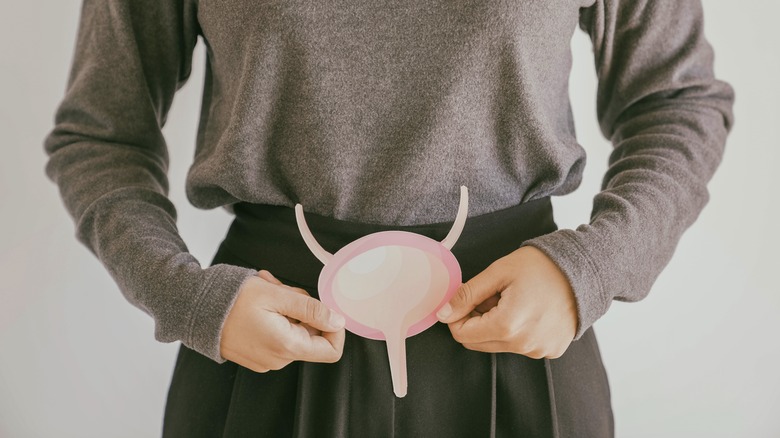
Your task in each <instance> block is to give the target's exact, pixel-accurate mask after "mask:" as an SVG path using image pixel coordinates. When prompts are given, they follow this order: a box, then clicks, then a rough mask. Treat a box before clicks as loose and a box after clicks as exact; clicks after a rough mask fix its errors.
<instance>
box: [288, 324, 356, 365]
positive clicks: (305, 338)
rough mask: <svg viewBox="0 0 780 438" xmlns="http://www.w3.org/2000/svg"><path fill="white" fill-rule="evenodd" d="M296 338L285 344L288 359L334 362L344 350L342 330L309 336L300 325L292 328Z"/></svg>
mask: <svg viewBox="0 0 780 438" xmlns="http://www.w3.org/2000/svg"><path fill="white" fill-rule="evenodd" d="M294 329H295V330H296V337H295V339H293V340H289V341H288V342H286V345H285V347H286V349H287V351H288V357H289V358H290V359H292V360H302V361H306V362H325V363H332V362H336V361H338V360H339V359H340V358H341V354H342V352H343V350H344V330H339V331H337V332H326V333H325V335H323V336H318V335H315V336H311V335H309V334H308V333H307V332H306V329H305V328H304V327H302V326H301V325H298V326H296V327H294Z"/></svg>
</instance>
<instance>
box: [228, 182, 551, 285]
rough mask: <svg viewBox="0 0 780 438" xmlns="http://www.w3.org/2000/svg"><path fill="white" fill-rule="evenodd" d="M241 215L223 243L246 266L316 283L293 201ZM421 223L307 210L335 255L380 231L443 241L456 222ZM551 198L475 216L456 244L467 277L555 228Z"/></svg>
mask: <svg viewBox="0 0 780 438" xmlns="http://www.w3.org/2000/svg"><path fill="white" fill-rule="evenodd" d="M233 212H234V213H235V215H236V217H235V219H234V220H233V223H232V224H231V226H230V229H229V230H228V233H227V236H226V237H225V240H224V242H223V244H222V248H223V249H225V250H227V251H229V252H230V253H231V254H232V255H233V256H234V257H236V258H238V259H240V260H241V261H242V262H244V263H245V265H246V266H248V267H252V268H254V269H258V270H259V269H266V270H268V271H270V272H271V273H272V274H274V275H275V276H276V277H278V278H279V279H280V280H282V281H283V282H285V280H286V282H289V283H296V284H297V285H298V286H309V287H313V288H316V285H317V280H318V277H319V272H320V270H321V269H322V263H321V262H320V261H319V260H318V259H317V258H316V257H315V256H314V255H313V254H312V253H311V252H310V251H309V248H308V247H307V246H306V243H305V242H304V240H303V237H302V236H301V234H300V231H299V230H298V225H297V223H296V220H295V209H294V208H292V207H287V206H279V205H268V204H251V203H243V202H242V203H237V204H235V205H234V206H233ZM454 214H455V212H454V211H453V218H452V221H450V222H437V223H429V224H420V225H384V224H371V223H364V222H355V221H347V220H341V219H336V218H333V217H328V216H322V215H319V214H316V213H310V212H306V208H305V206H304V216H305V218H306V223H307V225H308V227H309V229H310V230H311V232H312V234H313V235H314V237H315V238H316V239H317V242H319V244H320V245H321V246H322V247H323V248H324V249H325V250H327V251H328V252H330V253H331V254H333V253H336V252H337V251H338V250H339V249H341V248H342V247H343V246H345V245H347V244H348V243H350V242H352V241H354V240H356V239H359V238H361V237H363V236H366V235H368V234H371V233H376V232H380V231H390V230H398V231H407V232H412V233H417V234H421V235H424V236H427V237H429V238H431V239H434V240H438V241H441V240H443V239H444V237H445V236H446V235H447V233H448V232H449V231H450V228H452V225H453V223H454V221H455V217H454ZM556 229H557V226H556V224H555V222H554V220H553V211H552V203H551V200H550V197H549V196H547V197H543V198H539V199H536V200H532V201H528V202H525V203H521V204H518V205H515V206H512V207H508V208H504V209H501V210H497V211H494V212H490V213H484V214H480V215H476V216H470V217H468V218H467V219H466V223H465V225H464V227H463V232H462V233H461V235H460V238H459V239H458V241H457V242H456V243H455V245H454V246H453V248H452V253H453V254H454V255H455V257H456V258H457V259H458V263H459V264H460V265H461V271H462V273H463V277H464V278H463V281H466V280H467V279H468V278H470V277H472V276H474V275H476V274H477V273H479V272H480V271H481V270H483V269H484V268H486V267H487V265H489V264H490V263H492V261H494V260H496V259H498V258H500V257H502V256H504V255H506V254H509V253H510V252H511V251H513V250H515V249H517V248H518V247H519V246H520V245H521V244H522V243H523V242H524V241H525V240H528V239H531V238H533V237H537V236H540V235H543V234H547V233H550V232H552V231H555V230H556Z"/></svg>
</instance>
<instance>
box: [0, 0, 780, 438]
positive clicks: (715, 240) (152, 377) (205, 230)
mask: <svg viewBox="0 0 780 438" xmlns="http://www.w3.org/2000/svg"><path fill="white" fill-rule="evenodd" d="M705 3H706V4H705V17H706V20H705V22H706V31H707V35H708V37H709V40H710V42H711V43H712V44H713V45H714V47H715V50H716V74H717V75H718V77H720V78H722V79H724V80H726V81H728V82H729V83H731V84H732V85H733V86H734V88H735V89H736V93H737V103H736V108H735V114H736V125H735V127H734V130H733V132H732V134H731V136H730V138H729V141H728V146H727V149H726V156H725V158H724V161H723V163H722V165H721V167H720V169H719V171H718V172H717V174H716V175H715V178H714V179H713V180H712V182H711V184H710V190H711V193H712V198H711V201H710V203H709V204H708V206H707V207H706V208H705V210H704V211H703V212H702V214H701V216H700V217H699V220H698V221H697V222H696V223H695V224H694V226H693V227H692V228H691V229H689V230H688V232H687V233H686V234H685V235H684V236H683V239H682V241H681V242H680V244H679V246H678V249H677V252H676V254H675V256H674V258H673V259H672V261H671V263H670V265H669V266H668V267H667V268H666V270H665V271H664V272H663V273H662V274H661V276H660V278H659V279H658V281H657V282H656V284H655V286H654V287H653V290H652V292H651V293H650V295H649V297H648V298H646V299H645V300H643V301H642V302H640V303H632V304H625V303H617V302H616V303H614V304H613V305H612V308H611V310H610V312H609V313H608V314H607V315H606V316H605V317H603V318H602V319H601V320H600V321H599V322H598V323H597V324H596V331H597V333H598V335H599V339H600V342H601V347H602V350H603V355H604V359H605V362H606V367H607V371H608V374H609V377H610V381H611V385H612V391H613V403H614V410H615V416H616V425H617V432H618V436H620V437H659V436H664V437H734V436H745V437H780V415H779V414H780V377H778V376H779V375H780V374H779V373H778V370H780V345H779V342H780V341H778V332H780V322H779V321H780V318H779V317H778V313H779V312H780V287H779V286H778V284H777V275H778V272H780V256H778V251H779V250H780V233H778V230H777V228H778V218H780V207H779V206H778V204H780V202H778V201H780V195H778V192H780V182H778V175H777V174H778V166H780V140H779V139H780V128H779V127H780V109H779V108H780V86H778V83H777V81H778V78H780V35H778V34H777V26H776V17H778V16H779V15H780V3H779V2H776V1H769V0H767V1H758V0H756V1H751V2H733V1H725V0H709V1H706V2H705ZM2 9H3V12H2V14H0V138H1V139H2V142H3V144H2V153H3V155H2V160H0V200H1V201H2V204H0V209H1V210H0V211H1V212H2V214H1V215H0V225H1V226H0V437H3V438H5V437H55V436H56V437H147V436H149V437H151V436H159V434H160V427H161V421H162V413H163V407H164V400H165V394H166V391H167V388H168V383H169V379H170V375H171V371H172V367H173V363H174V358H175V353H176V351H177V345H176V344H160V343H157V342H156V341H154V338H153V324H152V320H151V318H149V317H148V316H146V315H145V314H144V313H143V312H141V311H140V310H138V309H136V308H134V307H133V306H131V305H130V304H128V303H127V302H126V301H125V300H124V298H123V296H122V295H121V293H120V292H119V290H118V289H117V288H116V286H115V285H114V284H113V282H112V280H111V279H110V277H109V276H108V274H107V273H106V272H105V270H104V268H103V267H102V266H101V265H100V264H99V262H98V261H97V259H95V258H94V256H92V254H91V253H89V252H88V251H87V250H86V248H85V247H82V246H81V245H80V244H78V243H77V241H76V240H75V237H74V235H73V231H74V228H73V223H72V221H71V219H70V217H69V216H67V214H66V212H65V209H64V207H63V205H62V202H61V200H60V198H59V195H58V192H57V189H56V187H55V186H54V184H52V183H51V182H50V181H49V180H48V179H47V178H46V177H45V174H44V171H43V169H44V164H45V162H46V156H45V154H44V152H43V147H42V142H43V138H44V137H45V135H46V134H47V133H48V131H49V130H50V129H51V128H52V126H53V114H54V110H55V108H56V105H57V104H58V103H59V101H60V99H61V98H62V96H63V92H64V87H65V81H66V78H67V73H68V69H69V66H70V61H71V56H72V52H73V44H74V40H75V33H76V27H77V24H78V12H79V9H80V2H79V1H77V0H57V1H47V2H42V1H40V0H27V1H17V2H4V4H3V8H2ZM572 45H573V50H574V56H575V66H574V70H573V72H572V84H571V85H572V102H573V105H574V111H575V117H576V120H577V129H578V134H579V139H580V142H581V143H582V144H583V145H585V147H586V149H587V150H588V154H589V155H588V167H587V169H586V175H585V180H584V182H583V184H582V186H581V187H580V189H579V190H578V191H577V192H575V193H574V194H572V195H569V196H567V197H564V198H556V199H555V200H554V205H555V208H556V220H557V222H558V224H559V226H561V227H567V228H573V227H576V226H577V225H579V224H580V223H582V222H587V220H588V217H589V214H590V208H591V199H592V196H593V195H594V194H595V193H596V191H597V190H598V188H599V184H600V181H601V176H602V175H603V172H604V170H605V169H606V160H607V154H608V153H609V151H610V148H611V146H610V145H609V143H607V142H606V141H605V140H604V139H603V138H602V137H601V135H600V133H599V131H598V129H597V125H596V121H595V114H594V106H595V104H594V94H595V85H596V84H595V74H594V71H593V67H592V63H593V61H592V55H591V49H590V43H589V40H588V39H587V37H586V36H585V34H584V33H582V32H580V31H577V34H576V36H575V39H574V40H573V42H572ZM203 63H204V57H203V51H202V46H199V48H198V51H197V56H196V58H195V60H194V65H195V69H194V71H193V74H192V78H191V79H190V82H189V83H188V84H187V86H186V87H185V88H184V89H183V90H182V91H180V92H179V94H178V95H177V98H176V101H175V103H174V107H173V110H172V112H171V114H170V119H169V123H168V125H167V126H166V128H165V133H166V136H167V139H168V141H169V147H170V152H171V158H172V167H171V169H170V173H169V176H170V179H171V197H172V199H173V200H174V203H175V204H176V206H177V208H178V211H179V222H178V223H179V227H180V231H181V234H182V235H183V237H184V239H185V241H186V242H187V243H188V245H189V247H190V250H191V252H192V253H193V254H195V256H196V257H198V259H199V260H200V261H201V263H202V264H204V265H206V264H208V263H210V261H211V257H212V256H213V254H214V251H215V250H216V248H217V245H218V244H219V241H220V240H221V238H222V237H223V236H224V232H225V231H226V229H227V226H228V224H229V221H230V218H229V216H228V215H227V214H226V213H225V212H223V211H222V210H213V211H199V210H196V209H194V208H193V207H192V206H191V205H189V203H188V202H187V200H186V198H185V196H184V177H185V172H186V169H187V167H188V166H189V164H190V163H191V160H192V156H193V152H194V141H195V131H196V127H197V125H196V124H197V116H198V111H199V108H200V91H201V89H202V74H203V68H202V67H203Z"/></svg>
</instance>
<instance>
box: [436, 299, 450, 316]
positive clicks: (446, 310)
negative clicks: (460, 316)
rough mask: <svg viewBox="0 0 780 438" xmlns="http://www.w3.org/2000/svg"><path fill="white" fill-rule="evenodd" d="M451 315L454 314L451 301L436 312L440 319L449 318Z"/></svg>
mask: <svg viewBox="0 0 780 438" xmlns="http://www.w3.org/2000/svg"><path fill="white" fill-rule="evenodd" d="M450 315H452V306H450V303H446V304H444V306H442V308H441V309H439V311H438V312H436V316H437V317H438V318H439V319H447V318H448V317H449V316H450Z"/></svg>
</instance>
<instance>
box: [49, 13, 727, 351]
mask: <svg viewBox="0 0 780 438" xmlns="http://www.w3.org/2000/svg"><path fill="white" fill-rule="evenodd" d="M702 20H703V18H702V8H701V5H700V2H699V0H653V1H650V0H577V1H575V0H545V1H541V0H517V1H512V2H508V1H503V0H462V1H452V0H450V1H442V0H359V1H358V0H334V1H328V2H321V1H319V0H286V1H280V0H264V1H249V0H221V1H215V0H200V1H198V0H175V1H174V0H84V3H83V8H82V10H81V21H80V27H79V31H78V36H77V40H76V50H75V55H74V58H73V63H72V68H71V72H70V76H69V80H68V85H67V90H66V93H65V95H64V98H63V99H62V101H61V103H60V105H59V106H58V108H57V110H56V115H55V124H54V127H53V129H52V130H51V132H50V133H49V134H48V136H47V137H46V139H45V142H44V148H45V151H46V153H47V154H48V162H47V165H46V173H47V175H48V177H49V178H51V179H52V180H53V181H54V182H56V184H57V185H58V187H59V190H60V193H61V196H62V199H63V201H64V204H65V206H66V208H67V210H68V212H69V213H70V215H71V216H72V217H73V219H74V221H75V224H76V235H77V237H78V239H79V240H80V241H81V242H82V243H83V244H85V245H86V246H87V247H88V248H89V249H90V250H91V251H92V252H93V253H94V254H95V255H96V256H97V258H98V259H99V260H100V261H101V262H102V263H103V264H104V265H105V267H106V269H107V270H108V271H109V272H110V274H111V275H112V277H113V278H114V280H115V281H116V283H117V285H118V287H119V288H120V290H121V291H122V293H123V294H124V295H125V296H126V297H127V299H128V300H129V301H130V302H131V303H133V304H134V305H135V306H137V307H139V308H141V309H142V310H144V311H145V312H147V313H148V314H149V315H151V316H152V317H153V318H154V321H155V337H156V339H158V340H160V341H164V342H171V341H175V340H180V341H181V342H183V343H184V344H185V345H187V346H188V347H190V348H192V349H194V350H196V351H198V352H200V353H202V354H203V355H205V356H207V357H210V358H211V359H213V360H215V361H217V362H223V361H224V358H222V357H221V355H220V352H219V343H220V335H221V330H222V325H223V323H224V320H225V317H226V315H227V313H228V312H229V310H230V308H231V306H232V303H233V302H234V299H235V297H236V295H237V292H238V290H239V288H240V286H241V284H242V283H243V282H244V280H245V279H247V278H248V276H251V275H253V274H255V272H256V271H255V270H253V269H247V268H243V267H237V266H231V265H227V264H216V265H214V266H210V267H206V268H204V267H202V266H201V265H200V264H199V262H198V261H197V260H196V259H195V258H194V257H193V256H192V255H191V254H190V253H189V252H188V250H187V246H186V245H185V243H184V242H183V241H182V239H181V236H180V235H179V233H178V231H177V228H176V210H175V208H174V206H173V205H172V204H171V202H170V200H169V198H168V197H167V193H168V180H167V177H166V170H167V166H168V153H167V149H166V143H165V139H164V138H163V135H162V134H161V127H162V126H163V125H164V124H165V121H166V114H167V112H168V110H169V108H170V106H171V102H172V100H173V98H174V94H175V93H176V91H177V89H179V88H180V87H181V86H182V84H184V83H185V81H186V80H187V79H188V77H189V75H190V72H191V61H192V53H193V49H194V47H195V45H196V43H197V41H198V39H199V38H200V39H201V40H202V41H203V42H204V43H205V45H206V48H207V65H206V77H205V87H204V90H203V103H202V107H201V112H200V114H201V116H200V125H199V128H198V136H197V144H196V146H195V147H196V151H195V157H194V161H193V163H192V165H191V167H190V170H189V173H188V175H187V181H186V189H187V195H188V199H189V200H190V202H192V204H193V205H195V206H196V207H198V208H203V209H211V208H216V207H224V208H227V209H228V210H229V211H232V208H231V204H233V203H236V202H239V201H247V202H252V203H266V204H275V205H285V206H289V207H293V206H294V205H295V203H297V202H300V203H301V204H303V205H304V207H305V209H306V211H308V212H312V213H317V214H320V215H327V216H332V217H335V218H338V219H344V220H353V221H363V222H369V223H383V224H395V225H409V224H421V223H429V222H444V221H452V220H454V215H455V211H456V209H457V205H458V196H459V186H460V185H466V186H467V187H468V188H469V194H470V209H469V215H472V216H473V215H479V214H484V213H488V212H492V211H496V210H499V209H503V208H506V207H509V206H512V205H515V204H517V203H521V202H526V201H530V200H533V199H537V198H540V197H544V196H548V195H564V194H566V193H569V192H572V191H573V190H574V189H576V188H577V186H578V185H579V184H580V180H581V177H582V172H583V168H584V166H585V158H586V157H585V151H584V149H583V148H582V147H581V146H580V144H579V143H578V142H577V139H576V137H575V132H574V124H573V121H572V113H571V109H570V105H569V95H568V81H569V73H570V67H571V53H570V48H571V46H570V42H571V38H572V35H573V32H575V31H576V30H577V28H578V27H579V28H581V29H582V30H584V31H586V32H587V33H588V34H589V35H590V38H591V40H592V42H593V52H594V59H595V67H596V70H597V73H598V81H599V82H598V96H597V102H596V104H597V112H598V117H599V121H600V126H601V129H602V131H603V134H604V135H605V136H606V137H607V138H609V139H610V140H611V141H612V144H613V145H614V151H613V152H612V153H611V155H610V159H609V167H608V170H607V172H606V174H605V175H604V179H603V186H602V191H601V192H600V193H598V194H597V195H596V196H595V198H594V200H593V209H592V214H591V219H590V222H589V223H587V224H583V225H581V226H579V227H577V228H576V229H560V230H557V231H555V232H553V233H550V234H547V235H544V236H540V237H537V238H534V239H531V240H528V241H527V242H525V243H524V244H523V245H533V246H535V247H537V248H539V249H541V250H542V251H544V252H545V253H546V254H547V255H548V256H550V257H551V258H552V260H554V261H555V262H556V263H557V264H558V265H559V266H560V268H561V269H562V271H563V272H564V273H565V275H566V276H567V278H568V280H569V281H570V283H571V285H572V288H573V290H574V293H575V295H576V300H577V306H578V316H579V326H578V329H577V335H576V338H575V339H577V338H579V337H580V336H581V335H582V333H583V332H584V331H585V330H586V329H587V328H588V327H590V326H591V325H592V324H593V322H594V321H596V320H597V319H598V318H599V317H601V316H602V315H603V314H604V313H605V312H606V311H607V309H608V307H609V306H610V303H611V302H612V300H615V299H617V300H625V301H636V300H639V299H641V298H643V297H644V296H645V295H646V294H647V293H648V291H649V290H650V288H651V286H652V284H653V282H654V281H655V279H656V278H657V276H658V274H659V273H660V272H661V270H662V269H663V268H664V266H665V265H666V264H667V263H668V261H669V259H670V258H671V256H672V253H673V250H674V248H675V247H676V245H677V242H678V240H679V238H680V236H681V234H682V233H683V232H684V230H685V229H687V228H688V227H689V226H690V225H691V223H692V222H693V221H694V220H695V219H696V217H697V216H698V214H699V212H700V211H701V209H702V208H703V207H704V205H705V204H706V202H707V200H708V196H709V195H708V190H707V187H706V185H707V183H708V181H709V180H710V179H711V177H712V175H713V173H714V172H715V170H716V168H717V166H718V165H719V163H720V161H721V158H722V153H723V148H724V144H725V139H726V136H727V133H728V131H729V129H730V127H731V125H732V122H733V116H732V112H731V111H732V105H733V99H734V96H733V90H732V88H731V87H730V86H729V85H728V84H727V83H725V82H722V81H720V80H717V79H716V78H715V77H714V75H713V51H712V49H711V47H710V45H709V44H708V42H707V41H706V39H705V37H704V35H703V23H702Z"/></svg>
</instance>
